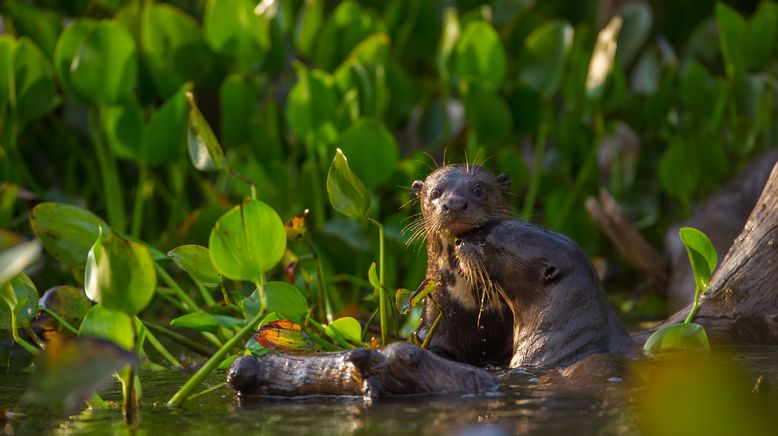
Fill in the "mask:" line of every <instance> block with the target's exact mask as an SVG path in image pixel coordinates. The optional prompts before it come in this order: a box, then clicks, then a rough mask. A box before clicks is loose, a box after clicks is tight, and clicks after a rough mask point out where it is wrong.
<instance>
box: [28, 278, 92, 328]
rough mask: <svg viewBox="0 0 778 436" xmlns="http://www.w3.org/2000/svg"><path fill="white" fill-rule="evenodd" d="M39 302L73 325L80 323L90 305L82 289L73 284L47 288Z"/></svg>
mask: <svg viewBox="0 0 778 436" xmlns="http://www.w3.org/2000/svg"><path fill="white" fill-rule="evenodd" d="M39 304H40V306H41V307H44V308H46V309H49V310H51V311H52V312H54V313H56V314H57V315H59V316H60V317H61V318H63V319H65V320H66V321H69V322H70V323H71V324H75V325H78V324H80V323H81V320H82V319H84V316H85V315H86V313H87V312H88V311H89V308H90V307H91V304H90V303H89V300H88V299H87V298H86V294H85V293H84V290H83V289H80V288H75V287H73V286H55V287H53V288H50V289H48V290H47V291H46V292H45V293H44V294H43V296H42V297H41V299H40V302H39Z"/></svg>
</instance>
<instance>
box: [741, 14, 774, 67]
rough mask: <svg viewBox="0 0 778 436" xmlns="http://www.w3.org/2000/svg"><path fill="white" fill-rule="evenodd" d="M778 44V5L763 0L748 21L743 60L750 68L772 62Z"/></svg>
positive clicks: (743, 44) (764, 65) (743, 42)
mask: <svg viewBox="0 0 778 436" xmlns="http://www.w3.org/2000/svg"><path fill="white" fill-rule="evenodd" d="M776 44H778V5H776V4H775V3H774V2H768V1H763V2H761V3H760V4H759V8H758V9H757V10H756V12H754V14H753V15H752V16H751V19H750V20H749V21H748V31H747V32H746V35H745V37H744V38H743V39H742V46H743V60H744V63H745V66H746V67H747V68H750V69H760V68H765V67H767V66H768V65H769V64H770V59H772V56H773V52H774V51H775V46H776Z"/></svg>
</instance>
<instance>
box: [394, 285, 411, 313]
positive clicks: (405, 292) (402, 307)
mask: <svg viewBox="0 0 778 436" xmlns="http://www.w3.org/2000/svg"><path fill="white" fill-rule="evenodd" d="M410 297H411V291H410V290H409V289H405V288H400V289H398V290H397V292H396V293H395V294H394V305H395V307H396V308H397V311H398V312H400V315H407V314H408V312H410V310H411V308H410V307H409V305H408V300H409V299H410Z"/></svg>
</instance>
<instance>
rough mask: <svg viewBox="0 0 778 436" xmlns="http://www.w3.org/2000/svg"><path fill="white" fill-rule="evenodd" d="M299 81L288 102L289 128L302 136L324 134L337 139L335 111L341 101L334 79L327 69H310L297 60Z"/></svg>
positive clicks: (287, 116)
mask: <svg viewBox="0 0 778 436" xmlns="http://www.w3.org/2000/svg"><path fill="white" fill-rule="evenodd" d="M295 70H296V71H297V83H295V84H294V86H293V87H292V90H291V91H289V96H288V97H287V102H286V122H287V124H288V125H289V129H290V130H291V131H292V132H293V133H294V134H295V135H297V136H298V137H299V138H301V139H307V138H308V135H321V136H322V138H321V139H324V140H327V139H334V137H335V133H334V128H335V127H334V115H335V109H336V108H337V105H338V95H337V93H336V91H335V83H334V79H333V78H332V76H331V75H329V74H327V73H326V72H324V71H319V70H312V71H308V70H307V69H306V68H305V66H304V65H302V64H295Z"/></svg>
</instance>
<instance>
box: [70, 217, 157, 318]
mask: <svg viewBox="0 0 778 436" xmlns="http://www.w3.org/2000/svg"><path fill="white" fill-rule="evenodd" d="M84 286H85V289H86V295H87V297H89V299H90V300H92V301H96V302H98V303H100V304H101V305H103V306H104V307H106V308H107V309H111V310H118V311H121V312H124V313H126V314H129V315H136V314H137V313H138V312H140V311H141V310H143V308H144V307H146V305H147V304H149V302H150V301H151V298H152V297H153V296H154V290H155V289H156V286H157V273H156V270H155V269H154V260H153V259H152V258H151V253H149V250H148V248H146V247H145V246H144V245H142V244H139V243H137V242H133V241H130V240H127V239H124V238H122V237H121V236H119V235H118V234H116V233H114V232H110V231H109V232H108V233H107V234H103V235H100V236H98V238H97V240H96V241H95V243H94V245H93V246H92V248H91V249H90V250H89V255H88V256H87V263H86V271H85V275H84Z"/></svg>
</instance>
